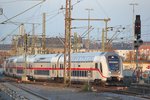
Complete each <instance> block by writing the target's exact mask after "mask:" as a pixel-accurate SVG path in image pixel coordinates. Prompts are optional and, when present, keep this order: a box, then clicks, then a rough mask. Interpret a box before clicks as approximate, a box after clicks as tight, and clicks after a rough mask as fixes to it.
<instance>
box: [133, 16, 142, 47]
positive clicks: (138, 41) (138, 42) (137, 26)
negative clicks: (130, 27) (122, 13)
mask: <svg viewBox="0 0 150 100" xmlns="http://www.w3.org/2000/svg"><path fill="white" fill-rule="evenodd" d="M134 29H135V31H134V32H135V33H134V35H135V41H134V48H138V47H139V46H140V45H142V44H143V41H142V40H141V20H140V15H136V19H135V28H134Z"/></svg>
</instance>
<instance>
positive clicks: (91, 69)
mask: <svg viewBox="0 0 150 100" xmlns="http://www.w3.org/2000/svg"><path fill="white" fill-rule="evenodd" d="M8 68H10V67H8ZM11 68H15V69H25V68H24V67H11ZM26 69H30V70H64V69H63V68H48V67H46V68H45V67H44V68H43V67H41V68H39V67H38V68H36V67H34V68H33V67H32V68H26ZM66 70H69V68H67V69H66ZM71 70H78V71H98V72H99V74H100V75H101V76H102V77H103V78H107V77H106V76H104V75H103V74H102V72H101V71H100V70H99V69H96V68H71Z"/></svg>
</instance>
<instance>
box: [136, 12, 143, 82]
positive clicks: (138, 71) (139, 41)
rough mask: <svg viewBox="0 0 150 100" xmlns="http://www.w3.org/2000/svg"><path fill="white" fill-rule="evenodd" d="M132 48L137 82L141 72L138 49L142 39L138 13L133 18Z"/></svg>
mask: <svg viewBox="0 0 150 100" xmlns="http://www.w3.org/2000/svg"><path fill="white" fill-rule="evenodd" d="M134 30H135V31H134V37H135V40H134V49H135V50H136V75H137V76H136V77H137V82H139V78H140V73H141V72H142V69H141V68H140V67H139V66H138V63H139V61H138V49H139V47H140V46H141V45H142V44H143V40H141V19H140V15H136V19H135V26H134Z"/></svg>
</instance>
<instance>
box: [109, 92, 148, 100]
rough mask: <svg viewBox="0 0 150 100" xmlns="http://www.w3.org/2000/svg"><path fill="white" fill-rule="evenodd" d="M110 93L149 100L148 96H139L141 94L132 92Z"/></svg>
mask: <svg viewBox="0 0 150 100" xmlns="http://www.w3.org/2000/svg"><path fill="white" fill-rule="evenodd" d="M109 92H110V91H109ZM111 93H115V94H121V95H128V96H135V97H139V98H143V99H148V100H150V96H148V95H145V94H141V93H136V92H132V91H124V90H118V91H111Z"/></svg>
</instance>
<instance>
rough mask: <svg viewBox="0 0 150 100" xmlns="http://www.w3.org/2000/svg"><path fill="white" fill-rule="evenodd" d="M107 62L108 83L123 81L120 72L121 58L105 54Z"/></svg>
mask: <svg viewBox="0 0 150 100" xmlns="http://www.w3.org/2000/svg"><path fill="white" fill-rule="evenodd" d="M107 64H108V75H109V77H108V78H107V82H108V83H122V82H123V73H122V70H123V69H122V68H123V67H122V66H123V65H122V60H121V58H120V57H119V56H117V55H109V56H107Z"/></svg>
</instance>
